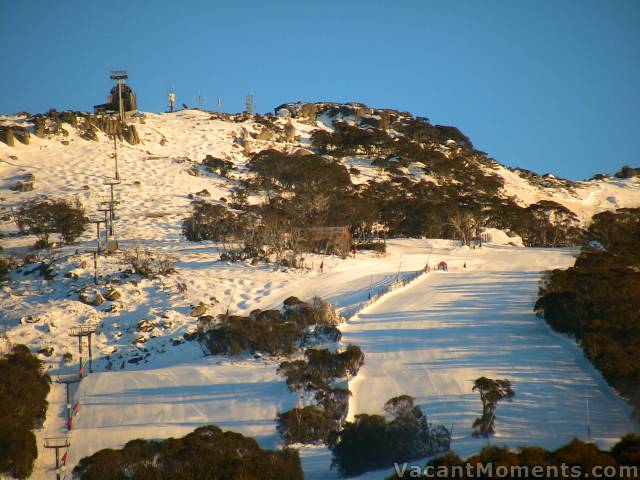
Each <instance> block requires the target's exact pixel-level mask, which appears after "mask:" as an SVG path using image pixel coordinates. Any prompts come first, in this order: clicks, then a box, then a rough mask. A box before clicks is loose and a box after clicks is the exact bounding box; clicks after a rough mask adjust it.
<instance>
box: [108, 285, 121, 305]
mask: <svg viewBox="0 0 640 480" xmlns="http://www.w3.org/2000/svg"><path fill="white" fill-rule="evenodd" d="M104 297H105V298H106V299H107V300H109V301H110V302H113V301H114V300H120V299H121V298H122V293H121V292H120V290H116V289H115V288H113V287H109V288H108V289H107V292H106V293H105V295H104Z"/></svg>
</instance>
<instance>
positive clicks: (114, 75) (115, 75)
mask: <svg viewBox="0 0 640 480" xmlns="http://www.w3.org/2000/svg"><path fill="white" fill-rule="evenodd" d="M128 78H129V74H128V73H127V71H126V70H112V71H111V80H116V81H117V82H118V113H119V115H120V121H122V122H124V102H123V101H122V87H123V86H124V81H125V80H127V79H128Z"/></svg>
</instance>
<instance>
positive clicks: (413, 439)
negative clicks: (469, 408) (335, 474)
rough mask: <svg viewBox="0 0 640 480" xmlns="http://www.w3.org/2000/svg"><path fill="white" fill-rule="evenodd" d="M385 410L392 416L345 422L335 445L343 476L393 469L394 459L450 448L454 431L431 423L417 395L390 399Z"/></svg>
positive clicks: (358, 417) (335, 460) (406, 459)
mask: <svg viewBox="0 0 640 480" xmlns="http://www.w3.org/2000/svg"><path fill="white" fill-rule="evenodd" d="M385 412H386V413H387V415H388V416H389V417H390V419H386V418H385V417H383V416H380V415H367V414H361V415H356V417H355V421H354V422H346V423H345V424H344V426H343V428H342V430H340V432H339V433H338V435H337V437H336V438H335V440H334V442H333V444H332V446H331V449H332V452H333V464H335V465H336V466H337V467H338V470H339V471H340V473H341V474H342V475H345V476H352V475H358V474H360V473H363V472H366V471H368V470H377V469H380V468H389V467H391V466H393V463H394V462H409V461H411V460H416V459H418V458H422V457H425V456H427V455H429V454H433V453H437V452H442V451H445V450H447V449H448V448H449V444H450V442H451V437H450V435H451V434H450V432H449V431H448V430H447V429H446V428H445V427H444V426H442V425H437V426H433V425H430V424H429V423H428V422H427V417H426V416H425V415H424V413H423V412H422V410H421V409H420V408H419V407H417V406H415V405H414V398H413V397H410V396H408V395H401V396H400V397H395V398H392V399H390V400H389V401H387V403H385Z"/></svg>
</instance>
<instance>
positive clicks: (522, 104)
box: [0, 0, 640, 179]
mask: <svg viewBox="0 0 640 480" xmlns="http://www.w3.org/2000/svg"><path fill="white" fill-rule="evenodd" d="M0 41H1V44H2V45H3V47H4V48H3V49H2V52H3V53H2V56H1V58H2V60H1V62H0V64H1V65H2V72H1V73H0V112H2V113H15V112H18V111H23V110H26V111H30V112H40V111H44V110H47V109H49V108H51V107H54V108H57V109H75V110H88V109H91V108H92V106H93V105H94V104H97V103H102V102H103V101H104V98H105V96H106V94H107V93H108V90H109V88H110V83H111V81H110V80H109V71H110V70H111V69H117V68H124V69H127V70H128V71H129V75H130V84H131V85H132V87H133V88H134V89H135V91H136V93H137V95H138V98H139V106H140V108H142V109H143V110H148V111H161V110H163V109H165V108H166V103H167V102H166V96H167V91H168V85H169V84H170V83H171V84H173V85H174V88H175V91H176V93H177V97H178V103H182V102H186V103H187V104H189V105H194V104H195V97H196V96H197V95H198V93H201V94H202V95H203V96H205V97H206V98H207V103H206V105H205V108H209V109H215V101H216V98H217V97H221V98H222V101H223V110H225V111H230V112H235V111H240V110H242V109H243V107H244V98H245V96H246V94H247V93H248V92H250V91H253V92H254V93H255V97H256V103H257V110H258V111H260V112H267V111H271V110H272V109H273V107H275V106H277V105H279V104H280V103H283V102H286V101H298V100H301V101H320V100H328V101H339V102H342V101H359V102H363V103H366V104H368V105H369V106H373V107H387V108H397V109H399V110H405V111H410V112H412V113H414V114H416V115H421V116H426V117H428V118H430V119H431V121H432V122H433V123H439V124H448V125H455V126H457V127H458V128H460V129H461V130H462V131H463V132H464V133H465V134H467V135H468V136H469V137H470V138H471V140H472V141H473V142H474V144H475V146H476V147H477V148H478V149H480V150H483V151H485V152H487V153H488V154H489V155H491V156H493V157H495V158H496V159H497V160H498V161H500V162H501V163H504V164H506V165H510V166H521V167H524V168H528V169H531V170H534V171H537V172H539V173H545V172H553V173H555V174H557V175H560V176H564V177H567V178H574V179H580V178H587V177H590V176H591V175H593V174H594V173H597V172H610V173H612V172H614V171H616V170H618V169H619V167H620V166H622V165H623V164H631V165H632V166H636V165H640V155H639V154H638V152H637V148H636V145H635V143H636V141H637V140H638V139H640V120H639V115H640V1H637V0H628V1H625V0H602V1H593V0H575V1H570V0H536V1H524V0H522V1H515V0H501V1H493V0H482V1H480V0H469V1H463V0H446V1H445V0H439V1H430V0H423V1H402V0H397V1H393V2H391V1H388V0H387V1H377V0H368V1H360V0H352V1H348V0H342V1H304V0H299V1H297V2H294V1H244V2H241V1H201V2H198V1H186V0H185V1H182V2H168V1H162V0H154V1H132V0H129V1H120V0H111V1H110V2H97V1H87V0H84V1H72V0H69V1H50V0H49V1H44V0H42V1H41V0H28V1H19V2H10V1H8V0H0Z"/></svg>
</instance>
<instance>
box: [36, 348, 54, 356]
mask: <svg viewBox="0 0 640 480" xmlns="http://www.w3.org/2000/svg"><path fill="white" fill-rule="evenodd" d="M38 353H40V354H42V355H44V356H45V357H50V356H51V355H53V347H45V348H41V349H40V350H38Z"/></svg>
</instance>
